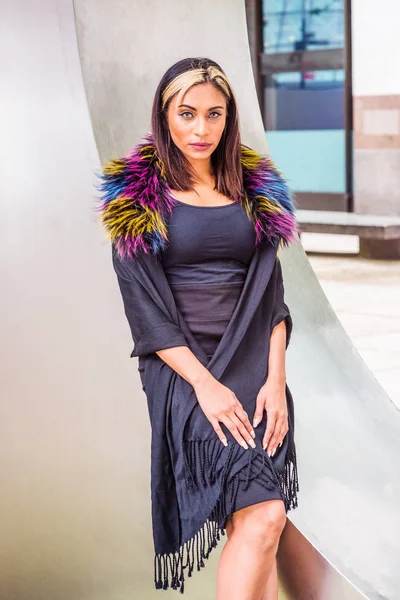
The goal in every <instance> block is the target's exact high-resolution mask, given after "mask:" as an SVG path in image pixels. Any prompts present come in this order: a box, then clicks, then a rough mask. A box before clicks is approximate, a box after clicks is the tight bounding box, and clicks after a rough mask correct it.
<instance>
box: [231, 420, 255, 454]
mask: <svg viewBox="0 0 400 600" xmlns="http://www.w3.org/2000/svg"><path fill="white" fill-rule="evenodd" d="M243 412H244V411H243ZM229 416H230V418H231V420H232V421H233V423H235V425H236V427H237V429H238V430H239V433H240V435H241V436H242V439H244V440H245V442H247V444H250V446H251V447H252V448H255V447H256V445H255V443H254V440H253V437H252V436H251V434H250V433H249V432H248V431H247V429H246V427H245V426H244V424H243V423H242V421H241V420H240V419H239V417H238V416H237V415H236V414H235V413H234V414H232V415H229Z"/></svg>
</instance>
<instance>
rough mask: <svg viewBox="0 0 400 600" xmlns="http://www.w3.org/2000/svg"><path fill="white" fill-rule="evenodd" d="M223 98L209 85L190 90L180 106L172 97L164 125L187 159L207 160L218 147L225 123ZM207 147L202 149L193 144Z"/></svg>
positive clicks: (201, 84) (175, 98)
mask: <svg viewBox="0 0 400 600" xmlns="http://www.w3.org/2000/svg"><path fill="white" fill-rule="evenodd" d="M226 117H227V114H226V99H225V96H224V94H223V93H222V92H220V91H219V90H218V89H217V88H216V87H214V86H213V85H212V84H211V83H209V82H207V83H200V84H198V85H194V86H193V87H191V88H190V89H189V90H188V91H187V92H186V94H185V95H184V96H183V98H182V100H181V102H180V104H179V105H178V102H177V94H176V95H175V96H174V98H172V100H171V102H170V104H169V107H168V111H167V122H168V126H169V130H170V134H171V138H172V140H173V142H174V143H175V144H176V146H178V148H179V149H180V150H181V152H182V153H183V154H184V155H185V156H186V158H187V159H188V160H189V161H190V162H193V161H194V160H204V159H207V160H208V159H209V158H210V156H211V154H212V153H213V152H214V150H215V149H216V147H217V146H218V144H219V142H220V139H221V136H222V133H223V131H224V127H225V123H226ZM196 143H197V144H199V143H200V144H209V145H208V146H205V147H204V148H203V149H201V148H200V147H197V146H195V145H193V144H196Z"/></svg>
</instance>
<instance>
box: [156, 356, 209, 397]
mask: <svg viewBox="0 0 400 600" xmlns="http://www.w3.org/2000/svg"><path fill="white" fill-rule="evenodd" d="M156 354H157V355H158V356H159V357H160V358H161V359H162V360H163V361H164V362H165V363H167V365H169V366H170V367H171V369H174V371H176V372H177V373H178V374H179V375H180V376H181V377H183V378H184V379H186V381H187V382H188V383H190V384H191V385H192V386H193V387H194V388H195V389H196V388H198V387H199V386H201V385H203V384H204V383H205V382H206V381H208V380H209V379H210V378H213V376H212V374H211V373H210V371H209V370H208V369H206V367H205V366H204V365H203V364H202V363H201V362H200V361H199V359H198V358H197V357H196V356H195V355H194V354H193V352H192V351H191V350H190V348H189V347H188V346H173V347H172V348H165V349H164V350H158V351H157V352H156Z"/></svg>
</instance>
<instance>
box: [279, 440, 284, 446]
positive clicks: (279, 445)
mask: <svg viewBox="0 0 400 600" xmlns="http://www.w3.org/2000/svg"><path fill="white" fill-rule="evenodd" d="M282 444H283V440H282V441H281V443H280V444H279V448H280V447H281V446H282Z"/></svg>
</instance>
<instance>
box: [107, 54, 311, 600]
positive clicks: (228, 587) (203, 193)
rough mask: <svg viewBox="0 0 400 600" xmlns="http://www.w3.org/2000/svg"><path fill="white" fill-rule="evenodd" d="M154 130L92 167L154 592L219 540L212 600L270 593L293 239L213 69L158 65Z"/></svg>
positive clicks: (286, 423) (291, 474) (285, 460)
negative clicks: (139, 423) (126, 328)
mask: <svg viewBox="0 0 400 600" xmlns="http://www.w3.org/2000/svg"><path fill="white" fill-rule="evenodd" d="M151 124H152V133H151V134H149V135H147V136H145V140H144V141H143V142H141V143H140V144H138V145H137V146H136V147H135V148H134V149H133V150H132V151H131V152H129V153H128V154H127V155H126V156H124V157H122V158H120V159H116V160H112V161H111V162H110V163H109V164H107V165H105V166H104V167H103V171H102V173H101V174H100V178H101V185H100V191H101V199H100V200H101V201H100V204H99V210H100V211H101V214H102V221H103V224H104V226H105V227H106V230H107V232H108V234H109V237H110V239H111V240H112V260H113V266H114V269H115V271H116V274H117V278H118V283H119V287H120V290H121V294H122V299H123V303H124V308H125V314H126V317H127V319H128V322H129V325H130V329H131V333H132V338H133V341H134V348H133V351H132V353H131V356H137V357H138V360H139V372H140V376H141V381H142V386H143V390H144V391H145V393H146V397H147V402H148V409H149V416H150V421H151V428H152V443H151V499H152V522H153V537H154V546H155V560H154V569H155V572H154V575H155V587H156V588H157V589H160V588H162V589H167V588H168V587H169V586H171V587H172V588H173V589H178V588H179V590H180V591H181V593H183V592H184V581H185V569H188V573H187V574H188V576H191V575H192V572H193V569H194V567H195V566H196V567H197V569H198V570H200V568H201V567H203V566H205V563H204V559H205V558H207V557H208V555H209V553H210V552H211V550H212V548H213V547H215V546H216V545H217V541H218V540H219V539H220V533H221V534H223V535H224V534H225V531H226V533H227V536H228V539H227V542H226V544H225V546H224V548H223V551H222V554H221V558H220V562H219V568H218V580H217V598H218V600H228V599H229V600H236V599H237V600H239V599H240V600H245V599H248V600H272V599H276V598H277V572H276V563H275V555H276V550H277V547H278V542H279V537H280V534H281V532H282V529H283V527H284V525H285V522H286V512H287V511H288V510H290V509H292V508H295V507H296V506H297V491H298V489H299V488H298V479H297V465H296V451H295V444H294V438H293V433H294V413H293V400H292V397H291V394H290V390H289V388H288V386H287V384H286V375H285V351H286V349H287V346H288V344H289V340H290V335H291V330H292V319H291V316H290V312H289V309H288V307H287V305H286V304H285V302H284V288H283V281H282V269H281V266H280V262H279V259H278V257H277V251H278V246H279V243H281V244H282V245H283V246H284V245H287V244H288V243H289V242H293V241H295V239H296V238H295V233H297V232H298V231H299V230H298V225H297V223H296V220H295V217H294V204H293V200H292V198H291V195H290V192H289V190H288V188H287V186H286V184H285V182H284V181H283V179H282V177H281V175H280V173H279V172H278V171H277V169H276V168H275V166H274V165H273V163H272V161H271V160H270V159H268V158H266V157H263V156H261V155H259V154H257V153H256V152H255V151H254V150H252V149H250V148H248V147H247V146H245V145H244V144H242V143H241V140H240V133H239V120H238V113H237V103H236V99H235V95H234V93H233V90H232V88H231V86H230V84H229V82H228V79H227V77H226V75H225V73H224V71H223V70H222V68H221V67H220V66H219V65H218V64H217V63H215V62H214V61H212V60H210V59H206V58H188V59H185V60H181V61H179V62H177V63H176V64H174V65H173V66H172V67H171V68H170V69H168V71H167V72H166V73H165V75H164V76H163V77H162V79H161V81H160V83H159V85H158V88H157V90H156V93H155V98H154V103H153V109H152V123H151Z"/></svg>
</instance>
